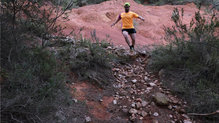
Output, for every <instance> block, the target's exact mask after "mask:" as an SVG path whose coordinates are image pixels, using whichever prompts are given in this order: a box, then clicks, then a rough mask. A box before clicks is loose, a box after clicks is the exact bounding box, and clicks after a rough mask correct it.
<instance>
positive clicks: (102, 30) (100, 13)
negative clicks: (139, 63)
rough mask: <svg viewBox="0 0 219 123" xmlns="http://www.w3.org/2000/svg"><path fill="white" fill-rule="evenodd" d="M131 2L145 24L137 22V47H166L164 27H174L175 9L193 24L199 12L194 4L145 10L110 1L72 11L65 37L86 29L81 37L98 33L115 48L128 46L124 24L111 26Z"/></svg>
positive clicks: (134, 3) (146, 7)
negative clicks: (192, 20)
mask: <svg viewBox="0 0 219 123" xmlns="http://www.w3.org/2000/svg"><path fill="white" fill-rule="evenodd" d="M125 2H130V4H131V8H130V10H131V11H133V12H136V13H137V14H139V15H141V16H143V17H144V18H145V21H144V22H143V21H141V20H139V19H135V25H136V30H137V38H136V44H137V45H151V44H163V43H165V42H164V40H163V39H162V37H163V36H164V31H163V26H164V25H171V23H172V22H171V20H170V17H171V14H172V11H173V9H174V7H177V8H179V9H181V8H184V21H185V22H186V23H188V22H190V20H191V18H192V17H193V16H194V12H195V11H197V9H196V6H195V5H194V4H192V3H191V4H187V5H176V6H173V5H164V6H144V5H141V4H138V3H136V2H134V1H133V0H111V1H107V2H103V3H101V4H96V5H89V6H85V7H81V8H78V9H72V12H71V13H70V14H69V15H70V16H69V19H70V21H69V22H66V23H62V24H63V26H66V27H67V29H66V30H65V32H66V33H68V32H70V31H71V30H72V29H74V30H79V29H81V28H83V30H82V35H83V36H84V37H90V32H91V31H93V30H96V34H97V37H99V38H100V39H105V38H106V36H107V35H108V36H110V39H111V41H110V42H111V43H113V44H115V45H124V46H127V44H126V43H125V40H124V38H123V36H122V33H121V21H120V22H119V23H117V25H115V26H114V27H111V26H110V25H111V24H112V23H113V22H114V21H115V20H116V19H117V17H118V15H119V14H120V13H121V12H123V11H124V8H123V4H124V3H125Z"/></svg>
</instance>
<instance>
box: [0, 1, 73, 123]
mask: <svg viewBox="0 0 219 123" xmlns="http://www.w3.org/2000/svg"><path fill="white" fill-rule="evenodd" d="M46 5H48V1H43V0H41V1H38V2H34V1H26V0H19V1H17V0H7V1H6V0H4V1H1V9H2V11H1V13H0V14H1V15H0V16H1V72H0V75H1V76H0V77H1V92H2V93H1V122H45V121H48V122H49V121H51V122H54V121H53V120H54V117H55V112H56V111H58V110H59V107H60V106H61V107H65V106H67V105H68V104H69V100H70V92H69V91H68V88H67V87H66V84H65V78H66V77H65V75H64V73H62V72H60V71H62V68H61V66H60V65H61V63H58V64H57V59H56V57H55V55H54V54H53V53H51V52H49V51H47V50H45V49H46V48H45V47H47V45H46V42H47V40H48V39H49V38H50V37H51V35H52V34H57V35H58V36H61V35H62V34H61V30H63V28H62V27H60V26H57V25H56V20H57V19H58V18H59V17H61V16H64V15H65V14H66V10H67V9H68V7H70V5H69V6H67V7H66V8H64V9H60V8H59V7H58V6H53V5H50V7H47V8H45V9H47V10H45V9H43V6H46Z"/></svg>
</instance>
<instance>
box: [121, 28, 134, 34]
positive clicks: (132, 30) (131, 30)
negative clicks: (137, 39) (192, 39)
mask: <svg viewBox="0 0 219 123" xmlns="http://www.w3.org/2000/svg"><path fill="white" fill-rule="evenodd" d="M123 31H127V32H128V33H129V34H132V33H136V30H135V29H122V32H123Z"/></svg>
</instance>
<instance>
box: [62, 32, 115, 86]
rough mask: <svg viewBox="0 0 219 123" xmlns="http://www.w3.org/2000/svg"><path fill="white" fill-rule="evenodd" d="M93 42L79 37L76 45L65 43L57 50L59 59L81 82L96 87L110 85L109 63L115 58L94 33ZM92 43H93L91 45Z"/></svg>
mask: <svg viewBox="0 0 219 123" xmlns="http://www.w3.org/2000/svg"><path fill="white" fill-rule="evenodd" d="M91 36H92V39H93V41H91V40H89V39H86V38H82V37H80V38H79V39H74V40H77V42H76V43H74V44H72V43H67V44H65V45H64V46H62V48H61V49H60V50H59V58H60V59H62V60H63V61H65V63H66V64H67V65H68V66H69V67H70V68H71V70H72V72H74V73H76V74H77V75H78V77H79V79H81V80H89V81H91V82H93V83H94V84H97V85H98V86H101V87H105V86H107V85H110V82H112V80H113V75H112V72H111V68H112V65H111V62H113V61H114V60H115V58H116V57H115V56H114V55H113V54H112V53H110V52H108V51H107V50H106V48H107V47H108V46H110V44H109V43H107V42H106V41H104V40H103V41H99V39H98V38H97V37H96V32H95V31H93V32H92V33H91ZM92 42H93V43H92Z"/></svg>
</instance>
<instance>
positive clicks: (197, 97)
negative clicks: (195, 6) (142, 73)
mask: <svg viewBox="0 0 219 123" xmlns="http://www.w3.org/2000/svg"><path fill="white" fill-rule="evenodd" d="M183 15H184V11H183V9H182V10H181V13H180V12H179V10H178V9H177V8H175V9H174V11H173V14H172V21H173V22H174V23H175V26H173V27H171V28H170V27H165V28H164V30H165V32H166V36H165V39H166V41H168V42H169V44H168V45H166V46H160V47H157V48H156V49H155V50H154V51H153V52H152V57H151V62H150V67H151V69H154V70H156V71H159V70H161V69H166V70H168V71H172V72H169V73H170V74H169V75H170V78H173V80H172V81H174V82H172V81H171V79H168V78H167V79H168V80H169V82H167V81H165V82H164V85H166V86H168V87H169V88H171V89H172V90H173V91H174V92H177V93H178V94H181V95H182V97H184V98H185V99H186V100H187V101H188V102H189V104H190V108H189V110H188V111H189V112H198V113H207V112H213V111H215V110H216V109H218V108H219V105H218V104H219V100H218V99H219V91H218V87H219V83H218V82H219V38H218V37H217V34H216V33H215V29H216V28H217V27H218V25H217V23H218V20H217V18H216V17H215V14H213V15H212V16H211V17H209V18H205V17H203V16H202V15H201V14H200V12H199V11H198V12H196V13H195V17H194V19H193V20H192V21H191V22H190V24H189V25H186V24H183V21H182V20H183ZM176 71H178V72H176ZM211 118H212V117H211ZM213 118H214V117H213Z"/></svg>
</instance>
